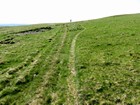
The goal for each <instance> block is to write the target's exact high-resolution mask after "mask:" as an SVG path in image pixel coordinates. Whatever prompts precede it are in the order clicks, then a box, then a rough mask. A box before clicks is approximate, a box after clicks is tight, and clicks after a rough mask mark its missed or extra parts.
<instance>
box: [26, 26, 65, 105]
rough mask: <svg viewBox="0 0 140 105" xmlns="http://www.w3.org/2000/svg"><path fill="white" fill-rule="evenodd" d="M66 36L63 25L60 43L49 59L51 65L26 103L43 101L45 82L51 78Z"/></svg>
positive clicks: (38, 104)
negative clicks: (50, 59)
mask: <svg viewBox="0 0 140 105" xmlns="http://www.w3.org/2000/svg"><path fill="white" fill-rule="evenodd" d="M66 36H67V28H66V26H65V32H64V35H63V36H62V37H61V38H62V40H61V43H60V45H59V47H58V49H57V51H56V53H55V54H54V56H53V57H52V61H51V65H50V67H49V70H48V71H47V72H46V74H45V75H44V76H43V79H44V80H43V82H42V83H41V85H40V86H39V88H38V89H37V90H36V94H35V96H34V97H33V98H32V100H31V101H30V102H29V103H28V105H42V103H43V102H44V97H43V94H44V90H45V89H46V88H47V84H48V83H49V80H50V79H51V78H52V75H53V74H54V73H55V65H56V63H57V60H58V59H59V55H60V52H61V49H62V48H63V46H64V42H65V39H66Z"/></svg>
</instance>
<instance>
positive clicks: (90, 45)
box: [76, 14, 140, 105]
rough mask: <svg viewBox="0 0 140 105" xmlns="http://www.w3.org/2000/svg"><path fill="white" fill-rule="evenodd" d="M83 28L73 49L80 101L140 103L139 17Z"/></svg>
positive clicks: (91, 23)
mask: <svg viewBox="0 0 140 105" xmlns="http://www.w3.org/2000/svg"><path fill="white" fill-rule="evenodd" d="M83 25H84V26H85V27H86V31H85V32H84V33H83V34H82V35H80V37H79V38H78V40H77V47H76V50H77V52H76V54H77V55H76V57H77V64H76V65H77V71H78V78H79V83H80V84H79V85H80V90H79V91H80V94H81V100H82V102H83V103H85V104H86V103H90V104H99V103H100V104H101V103H106V104H119V103H120V104H133V105H136V104H140V101H139V100H140V95H139V93H140V14H138V15H126V16H116V17H109V18H104V19H99V20H95V21H87V22H85V23H84V24H83Z"/></svg>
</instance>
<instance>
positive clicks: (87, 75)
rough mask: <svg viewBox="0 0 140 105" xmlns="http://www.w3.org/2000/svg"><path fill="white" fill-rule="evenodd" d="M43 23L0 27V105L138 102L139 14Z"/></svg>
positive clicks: (139, 83)
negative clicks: (52, 23) (73, 70)
mask: <svg viewBox="0 0 140 105" xmlns="http://www.w3.org/2000/svg"><path fill="white" fill-rule="evenodd" d="M79 24H80V25H82V26H83V27H85V31H84V32H82V33H80V34H79V36H78V37H77V40H76V43H75V44H76V52H75V57H76V58H75V61H70V59H71V52H72V51H71V49H72V48H71V46H72V45H74V44H73V42H74V41H73V40H74V39H75V35H76V34H77V33H79V32H81V31H82V30H83V28H82V27H81V26H80V25H79ZM46 26H48V25H46V24H43V25H33V26H22V27H8V28H7V27H4V28H2V27H1V28H0V41H2V40H5V39H7V38H9V37H10V38H11V37H12V38H14V39H13V41H14V42H15V43H14V44H0V104H4V105H5V104H18V105H19V104H23V105H25V104H30V105H37V104H38V105H39V104H47V105H48V104H54V105H59V104H60V105H61V104H66V105H74V104H80V105H87V104H88V105H94V104H97V105H98V104H107V105H108V104H111V105H112V104H140V101H139V100H140V96H139V93H140V88H139V87H140V75H139V74H140V53H139V52H140V47H139V45H140V42H139V41H140V34H139V33H140V30H139V29H140V14H135V15H126V16H114V17H108V18H103V19H98V20H90V21H85V22H78V23H71V24H67V25H66V26H65V25H63V24H59V25H51V27H53V29H52V30H47V31H45V32H40V33H36V34H28V35H16V34H10V33H14V32H16V33H17V32H19V31H24V30H30V29H33V28H39V27H46ZM72 59H73V60H74V58H72ZM73 62H74V63H75V67H76V69H75V72H76V75H75V74H73V73H72V72H71V68H73V67H71V66H73V65H74V64H73ZM76 97H77V98H76ZM75 98H76V99H75ZM76 101H78V102H76Z"/></svg>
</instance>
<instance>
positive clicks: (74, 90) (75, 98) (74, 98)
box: [67, 29, 85, 105]
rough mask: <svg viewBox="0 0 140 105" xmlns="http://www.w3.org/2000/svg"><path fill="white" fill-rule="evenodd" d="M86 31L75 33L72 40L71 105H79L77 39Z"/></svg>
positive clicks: (69, 97) (70, 59)
mask: <svg viewBox="0 0 140 105" xmlns="http://www.w3.org/2000/svg"><path fill="white" fill-rule="evenodd" d="M83 31H85V29H84V30H82V31H81V32H79V33H78V34H76V35H75V37H74V38H73V40H72V43H71V48H70V57H69V69H70V71H71V74H70V76H69V77H68V79H67V82H68V100H67V101H68V103H67V104H69V105H79V104H80V100H79V94H78V83H77V82H78V81H77V79H76V76H77V72H76V68H75V46H76V40H77V38H78V36H79V35H80V34H81V33H82V32H83Z"/></svg>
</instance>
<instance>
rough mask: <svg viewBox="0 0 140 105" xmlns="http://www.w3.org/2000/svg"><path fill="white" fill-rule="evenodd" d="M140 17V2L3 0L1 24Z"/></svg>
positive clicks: (126, 0)
mask: <svg viewBox="0 0 140 105" xmlns="http://www.w3.org/2000/svg"><path fill="white" fill-rule="evenodd" d="M129 13H140V0H0V24H3V23H6V24H7V23H17V24H36V23H54V22H68V21H69V20H70V19H72V20H73V21H80V20H87V19H95V18H101V17H106V16H111V15H117V14H129Z"/></svg>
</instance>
